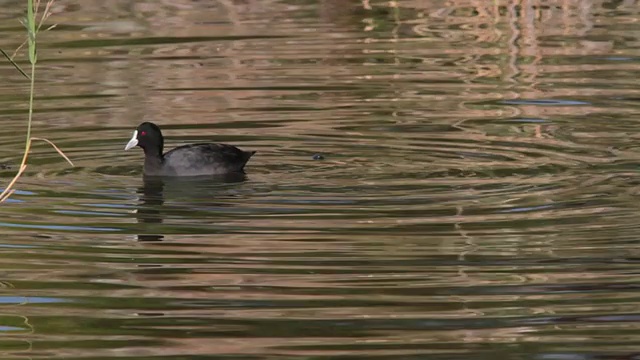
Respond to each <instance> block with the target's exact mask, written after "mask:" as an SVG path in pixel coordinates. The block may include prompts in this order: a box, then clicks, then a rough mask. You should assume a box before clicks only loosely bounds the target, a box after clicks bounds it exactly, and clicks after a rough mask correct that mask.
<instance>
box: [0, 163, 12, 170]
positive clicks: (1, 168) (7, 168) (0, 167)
mask: <svg viewBox="0 0 640 360" xmlns="http://www.w3.org/2000/svg"><path fill="white" fill-rule="evenodd" d="M9 169H11V165H9V164H0V170H9Z"/></svg>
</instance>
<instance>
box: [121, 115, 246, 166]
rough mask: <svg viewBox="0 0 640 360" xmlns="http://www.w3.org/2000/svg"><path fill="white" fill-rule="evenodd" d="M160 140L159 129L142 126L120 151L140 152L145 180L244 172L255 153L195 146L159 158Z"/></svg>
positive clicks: (220, 146)
mask: <svg viewBox="0 0 640 360" xmlns="http://www.w3.org/2000/svg"><path fill="white" fill-rule="evenodd" d="M163 145H164V138H163V136H162V132H161V131H160V128H159V127H158V126H157V125H156V124H154V123H150V122H143V123H142V124H140V125H139V126H138V128H137V129H136V130H135V131H134V132H133V136H132V137H131V140H129V142H128V143H127V145H126V146H125V147H124V149H125V150H129V149H131V148H133V147H135V146H140V147H141V148H142V150H144V174H145V175H148V176H202V175H226V174H230V173H242V172H244V166H245V164H246V163H247V161H249V159H250V158H251V156H252V155H253V154H255V153H256V152H255V151H242V150H240V149H238V148H237V147H235V146H232V145H227V144H213V143H199V144H191V145H183V146H178V147H177V148H175V149H173V150H171V151H168V152H166V153H165V154H164V155H163V154H162V148H163Z"/></svg>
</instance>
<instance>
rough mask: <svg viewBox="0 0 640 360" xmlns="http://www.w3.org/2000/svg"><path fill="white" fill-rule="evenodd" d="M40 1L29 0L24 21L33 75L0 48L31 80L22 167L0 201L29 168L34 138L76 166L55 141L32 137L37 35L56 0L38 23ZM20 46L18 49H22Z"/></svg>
mask: <svg viewBox="0 0 640 360" xmlns="http://www.w3.org/2000/svg"><path fill="white" fill-rule="evenodd" d="M40 2H41V0H36V2H35V4H34V3H33V0H27V19H26V22H22V23H23V25H24V26H25V28H27V41H26V43H27V44H28V46H29V62H30V63H31V76H28V75H27V74H26V73H25V72H24V71H22V69H20V66H18V64H17V63H15V61H13V57H9V56H8V55H7V53H5V52H4V51H2V50H0V52H2V55H4V56H5V57H6V58H7V59H8V60H9V61H10V62H11V63H12V64H13V66H14V67H15V68H16V69H18V70H19V71H20V72H21V73H22V75H24V76H25V77H27V78H28V79H29V81H30V84H29V116H28V119H27V136H26V139H25V144H24V154H23V155H22V162H21V163H20V169H19V170H18V172H17V174H16V175H15V176H14V177H13V179H11V181H10V182H9V184H8V185H7V187H6V188H5V189H4V190H3V191H2V193H0V203H2V202H4V201H5V200H7V199H8V198H9V196H11V195H12V194H13V193H14V192H15V190H14V189H13V185H14V184H15V183H16V181H18V179H19V178H20V176H21V175H22V174H23V173H24V171H25V170H26V168H27V159H28V158H29V151H30V150H31V142H32V141H33V140H42V141H45V142H47V143H49V144H50V145H51V146H53V148H54V149H55V150H56V151H57V152H58V154H60V155H61V156H62V157H63V158H64V159H65V160H67V161H68V162H69V164H71V166H74V165H73V162H71V160H70V159H69V158H68V157H67V156H66V155H65V154H64V153H63V152H62V150H60V149H59V148H58V147H57V146H56V145H55V144H54V143H53V142H51V141H49V140H47V139H44V138H36V137H31V124H32V122H33V98H34V94H35V83H36V82H35V77H36V63H37V62H38V57H37V52H36V35H37V33H38V31H39V30H40V28H41V27H42V24H43V23H44V21H45V20H46V19H47V18H48V17H49V16H50V15H51V7H52V5H53V3H54V2H55V0H48V1H47V3H46V5H45V9H44V12H43V14H42V16H41V17H40V21H39V22H38V24H37V25H36V17H37V14H38V10H39V9H40ZM54 26H55V25H54ZM54 26H51V27H49V28H48V29H47V30H50V29H52V28H53V27H54ZM23 45H24V44H23ZM20 47H22V45H20ZM20 47H19V48H18V50H19V49H20ZM16 52H17V50H16ZM14 56H15V53H14Z"/></svg>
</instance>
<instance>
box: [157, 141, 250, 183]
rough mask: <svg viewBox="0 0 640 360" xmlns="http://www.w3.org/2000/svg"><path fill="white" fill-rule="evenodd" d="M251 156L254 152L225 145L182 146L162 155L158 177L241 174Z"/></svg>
mask: <svg viewBox="0 0 640 360" xmlns="http://www.w3.org/2000/svg"><path fill="white" fill-rule="evenodd" d="M253 154H255V151H242V150H240V149H238V148H237V147H235V146H232V145H227V144H214V143H200V144H191V145H183V146H179V147H177V148H175V149H173V150H171V151H168V152H167V153H165V154H164V156H163V161H162V170H161V172H162V174H160V175H171V176H198V175H222V174H227V173H232V172H242V171H243V169H244V166H245V165H246V164H247V161H249V159H250V158H251V156H253Z"/></svg>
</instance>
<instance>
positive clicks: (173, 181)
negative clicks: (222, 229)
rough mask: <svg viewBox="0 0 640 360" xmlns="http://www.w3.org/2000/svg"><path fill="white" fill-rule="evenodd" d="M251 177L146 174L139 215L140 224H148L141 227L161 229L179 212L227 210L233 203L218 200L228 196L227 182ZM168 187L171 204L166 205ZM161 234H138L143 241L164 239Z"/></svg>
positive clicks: (149, 230)
mask: <svg viewBox="0 0 640 360" xmlns="http://www.w3.org/2000/svg"><path fill="white" fill-rule="evenodd" d="M246 179H247V175H246V174H245V173H229V174H225V175H221V176H213V177H212V176H196V177H185V178H180V177H174V178H171V177H143V184H142V186H141V187H140V188H138V194H139V195H140V198H139V206H137V207H136V209H135V210H134V211H135V214H136V220H137V221H138V224H145V225H144V226H141V229H142V230H143V231H145V232H153V231H154V229H155V231H157V229H158V228H159V227H158V226H157V225H158V224H162V223H163V218H164V216H172V215H173V214H175V213H177V212H179V211H195V212H200V213H203V212H212V211H216V210H218V209H217V208H220V210H225V209H224V207H228V206H233V205H232V203H228V202H220V203H216V199H221V198H224V197H228V196H229V194H225V192H224V188H223V187H222V186H223V185H224V184H235V183H241V182H243V181H245V180H246ZM165 189H166V192H167V196H169V197H170V198H169V201H170V204H169V205H167V206H163V205H164V204H165ZM163 238H164V235H161V234H150V233H145V234H138V235H137V239H138V240H139V241H160V240H162V239H163Z"/></svg>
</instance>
